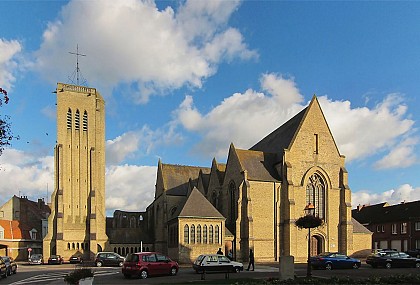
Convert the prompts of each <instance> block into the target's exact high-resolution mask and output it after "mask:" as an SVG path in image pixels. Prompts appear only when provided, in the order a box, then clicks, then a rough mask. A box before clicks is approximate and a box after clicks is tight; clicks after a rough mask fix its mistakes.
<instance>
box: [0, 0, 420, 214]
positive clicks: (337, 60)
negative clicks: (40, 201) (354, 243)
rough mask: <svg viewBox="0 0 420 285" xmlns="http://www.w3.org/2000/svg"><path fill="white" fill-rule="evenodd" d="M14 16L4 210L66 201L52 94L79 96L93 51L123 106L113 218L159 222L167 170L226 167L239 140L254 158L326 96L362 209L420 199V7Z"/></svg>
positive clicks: (254, 5)
mask: <svg viewBox="0 0 420 285" xmlns="http://www.w3.org/2000/svg"><path fill="white" fill-rule="evenodd" d="M0 11H3V13H2V20H1V21H0V87H2V88H4V89H6V90H8V92H9V97H10V103H9V104H8V105H6V106H3V107H2V108H1V109H0V112H1V115H6V114H7V115H9V116H10V117H11V122H12V128H13V131H14V133H15V135H19V136H20V140H18V141H13V144H12V147H10V148H8V149H7V150H6V151H4V153H3V155H2V156H0V166H1V169H2V171H1V172H0V179H1V181H2V183H1V186H0V194H1V195H0V203H3V202H4V201H6V200H7V199H9V198H10V197H11V196H12V195H14V194H15V195H25V196H28V197H29V198H32V199H37V198H39V197H44V198H46V197H47V192H48V193H49V195H50V194H51V192H52V190H53V188H54V186H53V148H54V144H55V140H56V139H55V138H56V124H55V122H56V113H55V96H54V94H53V93H51V92H52V91H53V90H54V89H55V86H56V83H57V82H64V83H71V81H70V80H69V77H71V75H72V74H73V72H74V71H75V68H76V58H75V57H74V56H72V55H71V54H69V52H75V50H76V46H77V45H79V52H81V53H83V54H86V57H81V58H79V67H80V70H81V74H82V76H83V78H84V79H86V81H87V85H88V86H90V87H94V88H97V89H98V90H99V92H100V93H101V94H102V95H103V96H104V98H105V100H106V102H107V105H106V110H107V116H106V124H107V125H106V140H107V165H106V191H107V193H106V195H107V199H106V207H107V212H108V214H109V215H111V214H112V211H113V210H114V209H123V210H130V211H136V210H138V211H141V210H144V209H145V207H146V206H147V205H148V204H149V203H150V202H151V201H152V199H153V196H154V184H155V179H156V166H157V161H158V159H159V158H160V159H161V160H162V162H163V163H170V164H183V165H195V166H204V167H210V166H211V160H212V158H213V157H216V159H217V160H218V161H219V162H226V158H227V152H228V148H229V144H230V143H231V142H233V143H234V145H235V146H236V147H237V148H243V149H248V148H250V147H251V146H252V145H254V144H255V143H256V142H257V141H259V140H260V139H261V138H263V137H264V136H265V135H267V134H268V133H270V132H271V131H272V130H274V129H275V128H277V127H278V126H280V125H281V124H283V123H284V122H285V121H286V120H288V119H289V118H291V117H292V116H293V115H295V114H296V113H297V112H299V111H300V110H301V109H303V108H304V107H305V106H307V104H308V102H309V101H310V99H311V98H312V96H313V94H316V95H317V96H318V98H319V101H320V103H321V107H322V108H323V111H324V114H325V116H326V118H327V121H328V123H329V126H330V128H331V130H332V132H333V135H334V137H335V139H336V142H337V144H338V147H339V149H340V152H341V153H342V154H343V155H345V156H346V167H347V170H348V171H349V184H350V187H351V189H352V191H353V196H352V199H353V206H357V204H359V203H361V204H367V203H379V202H384V201H388V202H389V203H391V204H394V203H399V202H401V201H403V200H407V201H412V200H418V199H420V178H419V175H418V173H419V171H418V166H419V154H420V153H419V147H418V142H419V132H418V124H419V123H418V122H419V120H420V115H419V112H418V111H417V109H418V107H419V105H420V103H419V99H418V98H419V90H420V88H419V87H420V85H419V82H420V73H419V70H420V49H419V46H420V20H419V17H418V15H419V14H420V2H404V1H395V2H378V1H367V2H359V1H354V2H352V1H345V2H340V1H325V2H322V1H314V2H311V1H243V2H239V1H186V2H185V1H158V2H154V1H138V0H127V1H111V0H109V1H108V0H106V1H95V0H91V1H52V0H51V1H29V0H28V1H25V0H21V1H0ZM4 11H7V12H5V13H4ZM48 199H49V198H48Z"/></svg>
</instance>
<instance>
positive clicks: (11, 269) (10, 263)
mask: <svg viewBox="0 0 420 285" xmlns="http://www.w3.org/2000/svg"><path fill="white" fill-rule="evenodd" d="M0 259H2V260H3V261H4V264H6V271H7V275H8V276H10V275H12V274H16V272H17V264H16V262H15V261H14V260H13V258H11V257H9V256H0Z"/></svg>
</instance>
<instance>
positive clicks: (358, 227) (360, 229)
mask: <svg viewBox="0 0 420 285" xmlns="http://www.w3.org/2000/svg"><path fill="white" fill-rule="evenodd" d="M351 221H352V223H353V233H359V234H371V233H372V232H371V231H370V230H368V229H367V228H366V227H365V226H363V225H362V224H361V223H359V222H358V221H357V220H356V219H355V218H351Z"/></svg>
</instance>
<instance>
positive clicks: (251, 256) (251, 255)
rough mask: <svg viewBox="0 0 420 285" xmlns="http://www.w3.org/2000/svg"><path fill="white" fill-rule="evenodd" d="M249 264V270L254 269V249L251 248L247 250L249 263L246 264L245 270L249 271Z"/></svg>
mask: <svg viewBox="0 0 420 285" xmlns="http://www.w3.org/2000/svg"><path fill="white" fill-rule="evenodd" d="M251 265H252V270H251V271H254V269H255V264H254V251H253V250H252V249H250V250H249V264H248V268H247V270H246V271H249V268H250V267H251Z"/></svg>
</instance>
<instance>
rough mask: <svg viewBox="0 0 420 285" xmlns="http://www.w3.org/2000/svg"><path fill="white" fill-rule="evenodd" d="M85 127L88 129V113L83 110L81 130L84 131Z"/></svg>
mask: <svg viewBox="0 0 420 285" xmlns="http://www.w3.org/2000/svg"><path fill="white" fill-rule="evenodd" d="M87 129H88V114H87V112H86V111H85V112H84V113H83V130H84V131H87Z"/></svg>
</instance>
